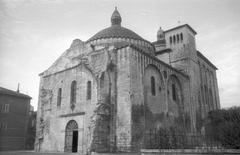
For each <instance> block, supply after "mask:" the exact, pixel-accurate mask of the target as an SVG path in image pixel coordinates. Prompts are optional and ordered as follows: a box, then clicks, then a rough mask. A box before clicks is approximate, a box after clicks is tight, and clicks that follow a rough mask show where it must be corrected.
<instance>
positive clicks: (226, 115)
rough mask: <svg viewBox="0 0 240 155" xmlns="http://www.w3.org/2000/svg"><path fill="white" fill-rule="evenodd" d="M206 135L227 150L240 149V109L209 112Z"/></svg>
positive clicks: (233, 108)
mask: <svg viewBox="0 0 240 155" xmlns="http://www.w3.org/2000/svg"><path fill="white" fill-rule="evenodd" d="M206 134H207V136H209V138H212V139H213V140H214V141H217V142H219V143H220V144H221V145H222V146H223V147H225V148H233V149H240V107H232V108H229V109H221V110H215V111H211V112H209V115H208V118H207V123H206Z"/></svg>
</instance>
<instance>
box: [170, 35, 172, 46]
mask: <svg viewBox="0 0 240 155" xmlns="http://www.w3.org/2000/svg"><path fill="white" fill-rule="evenodd" d="M170 44H172V36H171V37H170Z"/></svg>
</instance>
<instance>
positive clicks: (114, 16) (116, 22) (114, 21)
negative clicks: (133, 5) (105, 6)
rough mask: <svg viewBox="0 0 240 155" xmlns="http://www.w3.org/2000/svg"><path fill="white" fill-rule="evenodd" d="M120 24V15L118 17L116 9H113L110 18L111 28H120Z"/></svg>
mask: <svg viewBox="0 0 240 155" xmlns="http://www.w3.org/2000/svg"><path fill="white" fill-rule="evenodd" d="M121 22H122V18H121V15H120V13H119V12H118V10H117V7H115V10H114V12H113V14H112V17H111V23H112V26H113V25H119V26H121Z"/></svg>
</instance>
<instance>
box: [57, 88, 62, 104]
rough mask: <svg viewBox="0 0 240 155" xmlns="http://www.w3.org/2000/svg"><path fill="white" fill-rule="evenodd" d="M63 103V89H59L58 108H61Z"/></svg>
mask: <svg viewBox="0 0 240 155" xmlns="http://www.w3.org/2000/svg"><path fill="white" fill-rule="evenodd" d="M61 102H62V88H59V89H58V95H57V106H58V107H60V106H61Z"/></svg>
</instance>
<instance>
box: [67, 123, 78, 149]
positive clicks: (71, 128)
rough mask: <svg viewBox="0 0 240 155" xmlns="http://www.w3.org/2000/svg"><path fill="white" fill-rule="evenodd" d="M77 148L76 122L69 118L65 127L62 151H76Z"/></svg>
mask: <svg viewBox="0 0 240 155" xmlns="http://www.w3.org/2000/svg"><path fill="white" fill-rule="evenodd" d="M77 150H78V124H77V122H76V121H75V120H70V121H69V122H68V123H67V125H66V128H65V146H64V152H77Z"/></svg>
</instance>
